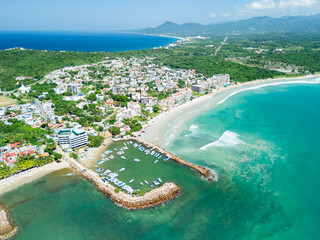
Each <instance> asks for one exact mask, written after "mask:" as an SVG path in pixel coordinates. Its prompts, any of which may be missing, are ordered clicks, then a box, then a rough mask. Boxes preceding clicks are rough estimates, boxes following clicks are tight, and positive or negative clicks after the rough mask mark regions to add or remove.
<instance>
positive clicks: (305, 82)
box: [218, 78, 320, 105]
mask: <svg viewBox="0 0 320 240" xmlns="http://www.w3.org/2000/svg"><path fill="white" fill-rule="evenodd" d="M298 83H300V84H301V83H304V84H319V83H320V78H317V79H313V80H299V81H294V82H292V81H291V82H275V83H267V84H263V85H258V86H254V87H249V88H245V89H241V90H238V91H235V92H233V93H231V94H230V95H228V96H227V97H226V98H224V99H222V100H221V101H220V102H218V105H220V104H222V103H224V102H225V101H226V100H227V99H229V98H230V97H232V96H234V95H236V94H238V93H241V92H245V91H250V90H256V89H260V88H263V87H268V86H276V85H283V84H298Z"/></svg>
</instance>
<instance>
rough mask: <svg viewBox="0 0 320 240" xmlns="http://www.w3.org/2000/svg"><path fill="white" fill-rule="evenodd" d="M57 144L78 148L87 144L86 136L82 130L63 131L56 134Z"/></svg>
mask: <svg viewBox="0 0 320 240" xmlns="http://www.w3.org/2000/svg"><path fill="white" fill-rule="evenodd" d="M58 144H59V145H65V146H66V145H69V147H70V148H79V147H83V146H86V145H87V144H88V135H87V133H86V131H85V130H83V129H82V128H73V129H63V130H59V132H58Z"/></svg>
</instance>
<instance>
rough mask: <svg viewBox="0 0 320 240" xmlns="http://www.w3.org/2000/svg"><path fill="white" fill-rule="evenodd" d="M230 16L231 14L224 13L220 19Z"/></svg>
mask: <svg viewBox="0 0 320 240" xmlns="http://www.w3.org/2000/svg"><path fill="white" fill-rule="evenodd" d="M230 16H231V12H226V13H223V14H222V17H230Z"/></svg>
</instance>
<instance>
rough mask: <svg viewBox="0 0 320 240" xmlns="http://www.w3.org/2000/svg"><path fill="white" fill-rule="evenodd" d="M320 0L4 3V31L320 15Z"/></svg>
mask: <svg viewBox="0 0 320 240" xmlns="http://www.w3.org/2000/svg"><path fill="white" fill-rule="evenodd" d="M319 1H320V0H255V1H254V0H232V1H231V0H161V1H155V0H51V1H48V0H0V9H1V10H2V11H1V14H0V30H92V31H108V30H125V29H137V28H144V27H149V26H152V27H155V26H158V25H160V24H162V23H163V22H164V21H166V20H169V21H173V22H176V23H186V22H197V23H202V24H209V23H215V22H226V21H232V20H238V19H245V18H250V17H254V16H272V17H281V16H286V15H312V14H317V13H320V2H319Z"/></svg>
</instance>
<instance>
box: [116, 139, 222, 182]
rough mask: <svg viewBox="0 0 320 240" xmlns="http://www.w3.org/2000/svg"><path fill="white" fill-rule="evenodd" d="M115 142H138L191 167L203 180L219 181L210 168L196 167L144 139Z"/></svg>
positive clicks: (117, 140) (118, 140)
mask: <svg viewBox="0 0 320 240" xmlns="http://www.w3.org/2000/svg"><path fill="white" fill-rule="evenodd" d="M113 141H115V142H120V141H135V142H138V143H140V144H143V145H145V146H146V147H148V148H150V149H152V150H156V151H158V152H159V153H161V154H162V155H164V156H166V157H168V158H170V159H171V160H173V161H175V162H177V163H179V164H181V165H184V166H186V167H189V168H191V169H192V170H194V171H196V172H198V173H199V174H200V175H201V176H202V177H203V178H205V179H206V180H208V181H215V180H217V179H218V177H217V175H216V173H215V172H214V171H212V170H210V169H208V168H205V167H201V166H198V165H195V164H193V163H190V162H187V161H185V160H184V159H182V158H181V157H178V156H176V155H174V154H173V153H170V152H168V151H167V150H165V149H163V148H161V147H159V146H157V145H155V144H153V143H150V142H147V141H144V140H142V139H139V138H134V137H129V138H120V139H114V140H113Z"/></svg>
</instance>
